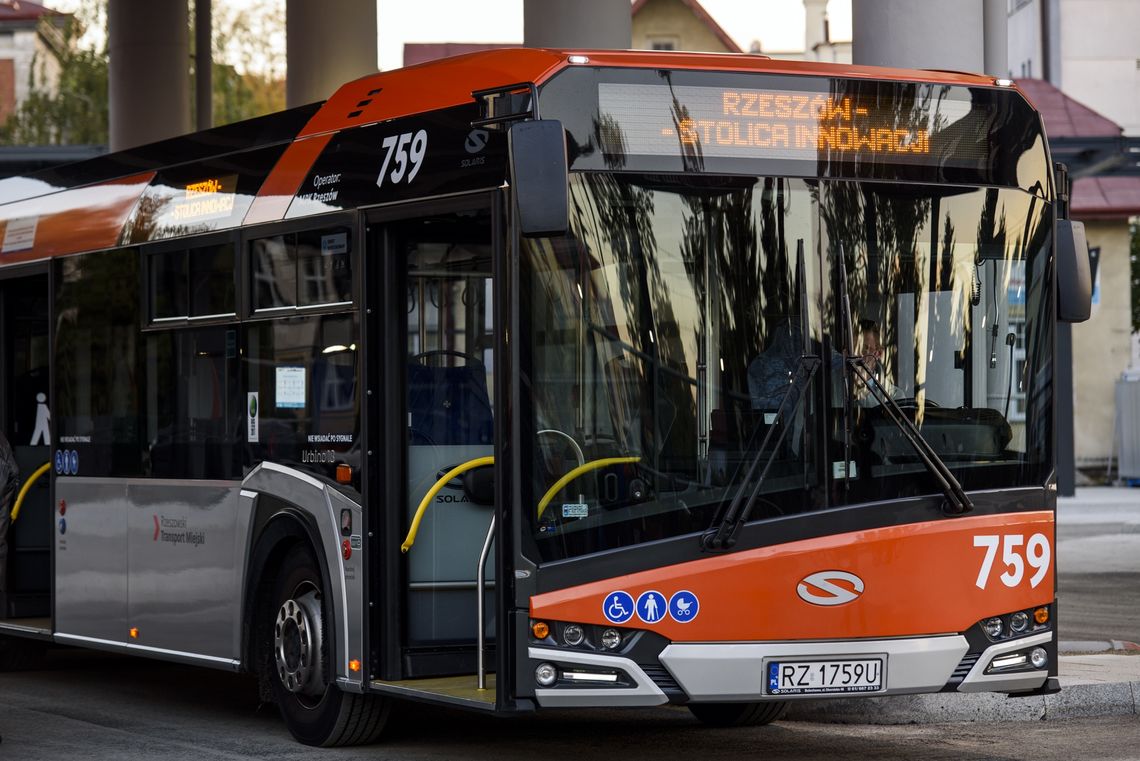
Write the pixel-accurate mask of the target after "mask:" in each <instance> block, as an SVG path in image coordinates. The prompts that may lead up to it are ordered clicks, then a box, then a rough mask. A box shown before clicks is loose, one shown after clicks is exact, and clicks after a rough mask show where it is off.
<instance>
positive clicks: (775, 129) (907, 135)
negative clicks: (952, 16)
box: [598, 83, 977, 163]
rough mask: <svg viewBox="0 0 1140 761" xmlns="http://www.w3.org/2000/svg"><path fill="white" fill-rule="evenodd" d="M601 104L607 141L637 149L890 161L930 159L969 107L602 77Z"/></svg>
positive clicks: (644, 152) (707, 155) (959, 103)
mask: <svg viewBox="0 0 1140 761" xmlns="http://www.w3.org/2000/svg"><path fill="white" fill-rule="evenodd" d="M598 106H599V111H600V112H601V115H602V124H603V125H605V127H604V128H603V142H604V143H606V144H608V145H606V146H605V147H606V148H607V149H609V148H610V147H611V146H615V145H620V146H622V148H624V151H625V152H627V153H631V154H640V155H649V156H652V155H677V154H678V153H679V152H681V153H685V154H692V153H693V152H694V151H696V150H697V149H699V151H700V154H701V155H702V156H703V157H705V158H711V157H719V158H740V159H797V160H801V161H802V160H805V159H806V160H811V161H815V160H817V159H818V158H820V157H827V158H828V159H829V160H832V161H836V160H838V161H864V160H867V161H889V162H891V163H900V162H901V163H923V162H926V161H930V160H931V158H930V156H931V153H932V148H931V145H932V138H934V137H935V135H936V134H937V133H938V132H939V131H943V130H946V129H947V128H948V127H950V126H951V125H954V124H956V123H959V122H960V121H961V120H963V119H965V118H966V117H968V116H969V115H970V112H971V104H970V103H969V102H968V101H963V100H940V101H936V102H935V103H933V104H930V102H929V101H928V102H927V103H926V104H919V103H917V102H912V103H906V102H903V101H900V100H898V99H894V98H872V97H866V98H864V97H860V96H858V95H832V94H825V93H821V92H818V91H816V92H812V91H806V90H774V89H773V90H758V89H740V88H734V89H725V88H720V87H692V86H674V87H669V86H667V85H638V84H606V83H603V84H600V85H599V86H598ZM607 128H608V130H609V131H610V134H608V135H607V134H606V130H607ZM614 130H618V131H619V132H618V133H614V132H613V131H614ZM964 158H968V159H969V160H975V159H976V158H977V156H967V157H964Z"/></svg>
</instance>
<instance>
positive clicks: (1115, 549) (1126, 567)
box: [1057, 487, 1140, 642]
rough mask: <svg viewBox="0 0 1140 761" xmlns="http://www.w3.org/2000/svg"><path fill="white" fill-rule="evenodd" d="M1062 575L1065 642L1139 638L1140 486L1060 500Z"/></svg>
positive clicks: (1059, 562)
mask: <svg viewBox="0 0 1140 761" xmlns="http://www.w3.org/2000/svg"><path fill="white" fill-rule="evenodd" d="M1057 577H1058V580H1059V584H1058V587H1059V589H1058V607H1059V610H1058V620H1059V622H1060V624H1059V625H1060V635H1061V639H1062V640H1063V641H1071V640H1114V639H1115V640H1125V641H1129V640H1130V641H1132V642H1140V489H1116V488H1103V487H1102V488H1083V489H1077V494H1076V496H1075V497H1070V498H1061V499H1060V500H1059V501H1058V514H1057Z"/></svg>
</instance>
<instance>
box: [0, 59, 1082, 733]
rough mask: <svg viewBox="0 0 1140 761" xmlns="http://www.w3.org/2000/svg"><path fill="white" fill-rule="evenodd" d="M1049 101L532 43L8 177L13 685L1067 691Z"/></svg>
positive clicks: (291, 724)
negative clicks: (137, 661) (173, 680)
mask: <svg viewBox="0 0 1140 761" xmlns="http://www.w3.org/2000/svg"><path fill="white" fill-rule="evenodd" d="M1066 192H1067V190H1066V183H1065V181H1064V177H1063V173H1060V174H1059V173H1058V171H1057V170H1055V169H1054V167H1053V166H1052V164H1051V162H1050V156H1049V149H1048V145H1047V143H1046V138H1045V135H1044V132H1043V130H1042V124H1041V119H1040V118H1039V116H1038V114H1037V113H1036V111H1035V110H1034V109H1033V107H1032V106H1031V105H1030V104H1029V103H1028V102H1027V101H1026V99H1025V98H1024V97H1023V96H1022V94H1021V93H1019V92H1018V91H1017V89H1016V88H1015V87H1013V86H1012V83H1010V82H1008V81H1003V80H994V79H992V78H989V77H983V76H972V75H966V74H957V73H944V72H930V71H904V70H891V69H875V68H864V67H852V66H834V65H822V64H819V65H817V64H806V63H794V62H787V61H774V60H768V59H766V58H764V57H762V56H728V55H723V56H722V55H698V54H679V53H638V52H608V51H606V52H602V51H586V52H575V53H568V52H560V51H553V50H522V49H519V50H500V51H493V52H485V53H478V54H472V55H468V56H462V57H458V58H452V59H448V60H444V61H439V62H435V63H429V64H424V65H422V66H416V67H411V68H407V69H402V70H399V71H393V72H387V73H382V74H377V75H375V76H370V77H366V78H364V79H360V80H358V81H354V82H351V83H349V84H346V85H344V86H343V87H342V88H341V89H340V90H339V91H337V92H336V93H335V94H334V95H333V96H332V97H331V98H330V99H329V100H328V101H326V102H324V103H320V104H314V105H312V106H308V107H302V108H298V109H294V110H291V111H287V112H285V113H281V114H278V115H274V116H268V117H264V118H260V119H255V120H252V121H248V122H243V123H240V124H234V125H230V126H226V127H220V128H217V129H213V130H209V131H205V132H200V133H197V134H193V135H189V136H186V137H181V138H176V139H172V140H168V141H165V142H161V143H157V144H154V145H149V146H145V147H142V148H138V149H134V150H130V151H125V152H122V153H115V154H110V155H106V156H102V157H99V158H94V159H91V160H88V161H85V162H82V163H78V164H74V165H71V166H65V167H61V168H57V169H48V170H44V171H41V172H39V173H38V174H34V175H29V176H26V177H16V178H10V179H7V180H4V181H3V182H0V201H2V204H0V220H2V221H0V227H2V228H3V231H2V234H0V239H2V244H0V320H2V322H0V324H2V342H3V347H2V352H0V356H2V362H0V369H2V376H0V387H2V389H3V398H4V400H5V403H4V405H3V409H2V413H0V414H2V418H0V422H2V423H3V430H4V432H5V433H6V434H7V436H8V438H9V439H10V440H11V441H12V444H13V446H14V448H15V451H16V455H17V458H18V460H19V462H20V464H21V469H22V472H23V474H24V479H23V481H22V482H21V485H22V489H21V491H20V493H19V495H18V497H17V499H16V500H15V501H14V504H13V505H12V506H11V509H12V521H13V523H12V528H11V530H10V532H9V533H8V536H7V539H6V544H7V546H8V550H9V551H8V560H7V563H8V574H7V584H6V588H5V589H4V590H3V597H2V602H3V609H2V610H0V631H2V632H3V636H4V639H3V643H2V645H0V653H2V654H0V659H2V661H3V664H4V665H5V666H9V667H11V666H16V665H19V664H20V663H21V661H25V660H26V659H27V658H28V657H30V656H31V655H33V654H34V649H35V648H36V647H37V646H43V645H44V644H45V643H48V642H51V643H58V644H65V645H73V646H83V647H90V648H96V649H102V650H110V651H115V652H121V653H133V654H138V655H144V656H150V657H154V658H161V659H168V660H175V661H181V662H186V663H194V664H201V665H204V666H210V667H215V668H221V669H230V670H235V671H245V672H252V673H256V674H258V675H259V677H260V682H261V686H262V688H263V690H264V692H265V694H266V695H268V696H271V697H272V699H273V700H274V701H275V702H276V703H277V704H278V705H279V706H280V709H281V713H282V715H283V717H284V719H285V723H286V725H287V726H288V728H289V730H290V731H291V732H292V733H293V735H295V736H296V737H297V739H298V740H300V741H301V742H304V743H309V744H315V745H336V744H349V743H359V742H366V741H370V740H373V739H375V738H376V737H377V736H378V735H379V733H380V731H381V729H382V727H383V724H384V720H385V717H386V715H387V709H388V706H389V705H391V702H392V701H393V700H400V699H408V700H419V701H427V702H435V703H441V704H447V705H452V706H461V707H466V708H471V709H476V710H485V711H489V712H503V713H510V712H527V711H532V710H535V709H538V708H548V707H572V706H655V705H665V704H677V705H685V706H688V707H689V709H691V711H692V713H693V714H694V715H695V716H696V717H697V718H699V719H700V720H702V721H704V722H706V723H709V724H713V725H722V726H723V725H740V724H760V723H766V722H769V721H771V720H773V719H775V718H777V717H778V716H779V715H780V714H781V712H782V711H783V710H784V708H785V707H786V706H787V704H788V702H789V701H794V700H799V699H803V698H819V697H827V696H845V697H850V696H875V695H898V694H904V693H922V692H939V691H942V692H976V691H992V692H999V693H1008V694H1011V695H1031V694H1042V693H1045V692H1050V691H1054V690H1056V688H1057V681H1056V678H1055V677H1056V673H1057V634H1056V632H1057V630H1056V603H1055V597H1056V590H1055V575H1054V547H1055V532H1054V509H1055V502H1056V499H1055V495H1056V492H1055V487H1054V483H1055V481H1054V476H1053V461H1054V451H1055V446H1054V441H1055V421H1054V418H1053V409H1054V401H1055V399H1054V397H1055V395H1056V393H1057V391H1056V389H1057V385H1056V383H1055V382H1054V374H1055V356H1056V351H1055V335H1056V332H1057V325H1058V323H1060V322H1064V321H1078V320H1080V319H1084V318H1085V317H1087V314H1088V309H1089V291H1088V275H1087V248H1086V246H1085V245H1084V240H1083V233H1082V231H1081V229H1080V227H1079V225H1077V224H1075V223H1071V222H1069V221H1068V220H1067V219H1066V216H1067V214H1066V208H1065V199H1066V195H1065V194H1066Z"/></svg>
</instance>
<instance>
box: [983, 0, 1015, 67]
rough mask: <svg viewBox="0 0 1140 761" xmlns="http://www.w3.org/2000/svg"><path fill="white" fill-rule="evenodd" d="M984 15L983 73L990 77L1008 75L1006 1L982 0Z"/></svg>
mask: <svg viewBox="0 0 1140 761" xmlns="http://www.w3.org/2000/svg"><path fill="white" fill-rule="evenodd" d="M982 3H983V6H982V7H983V13H984V14H985V20H984V27H985V34H984V36H983V40H984V42H983V45H984V49H985V61H984V63H985V68H984V69H983V71H985V72H986V73H987V74H989V75H990V76H992V77H1005V76H1008V75H1009V24H1008V18H1009V17H1008V13H1007V11H1006V0H982Z"/></svg>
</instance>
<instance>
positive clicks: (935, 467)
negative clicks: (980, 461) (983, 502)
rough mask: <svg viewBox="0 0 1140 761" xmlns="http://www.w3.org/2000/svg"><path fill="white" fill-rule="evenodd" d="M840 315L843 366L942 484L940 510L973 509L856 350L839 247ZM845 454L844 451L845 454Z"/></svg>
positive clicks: (961, 511) (956, 512)
mask: <svg viewBox="0 0 1140 761" xmlns="http://www.w3.org/2000/svg"><path fill="white" fill-rule="evenodd" d="M839 318H840V319H841V320H842V321H843V324H842V326H841V327H842V328H843V331H844V335H843V338H844V340H845V342H846V344H847V345H846V347H845V348H846V350H847V359H846V361H845V362H844V367H846V368H847V371H848V373H849V374H850V375H857V376H858V377H859V379H860V380H862V381H863V384H864V385H865V386H866V387H867V389H868V390H869V391H870V392H871V394H872V395H873V396H874V397H875V401H877V402H878V403H879V406H880V407H881V408H882V409H884V410H886V412H887V417H888V418H889V419H890V421H891V422H892V423H894V425H895V427H896V428H898V429H899V431H900V432H901V433H902V435H903V438H904V439H906V441H907V443H909V444H910V445H911V447H912V448H913V449H914V451H915V452H917V453H918V456H919V459H921V460H922V462H923V464H924V465H925V466H926V469H927V470H928V471H930V474H931V475H932V476H934V478H935V480H936V481H938V484H939V485H940V486H941V487H942V493H943V494H944V495H946V502H944V503H942V511H943V512H944V513H946V514H947V515H963V514H965V513H968V512H970V511H971V510H973V509H974V504H973V503H972V502H971V501H970V497H969V496H968V495H967V494H966V492H965V490H964V489H963V488H962V485H961V484H959V483H958V479H956V478H954V474H953V473H951V472H950V468H948V467H946V463H944V462H943V461H942V458H940V457H939V456H938V453H937V452H935V451H934V448H933V447H932V446H930V442H928V441H927V440H926V439H925V438H923V436H922V434H921V433H920V432H919V430H918V428H917V427H916V426H915V424H914V423H913V422H912V421H911V419H910V418H909V417H907V414H906V413H905V412H903V411H902V408H901V407H899V405H898V402H896V401H895V400H894V399H893V398H891V395H890V394H887V393H886V392H884V391H883V389H882V387H881V386H880V385H879V383H878V382H877V381H876V380H875V378H874V376H873V374H872V373H871V371H870V369H869V368H868V367H867V364H866V363H865V362H864V361H863V357H862V356H860V355H858V354H857V353H856V352H855V332H854V326H853V323H852V321H851V299H850V297H849V295H848V290H847V260H846V259H845V258H844V255H843V247H842V246H840V247H839ZM847 386H848V388H847V395H848V404H847V409H848V413H847V417H848V420H850V416H851V414H850V410H851V404H850V399H851V394H852V391H853V384H851V383H848V384H847ZM844 429H845V432H846V431H849V430H850V427H849V424H847V423H845V425H844ZM847 446H848V443H847V441H845V442H844V447H845V448H846V447H847ZM847 456H848V455H847V454H846V452H845V453H844V457H847ZM849 463H850V460H848V461H847V463H844V467H843V470H844V473H845V474H847V472H848V471H849V470H850V464H849Z"/></svg>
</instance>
